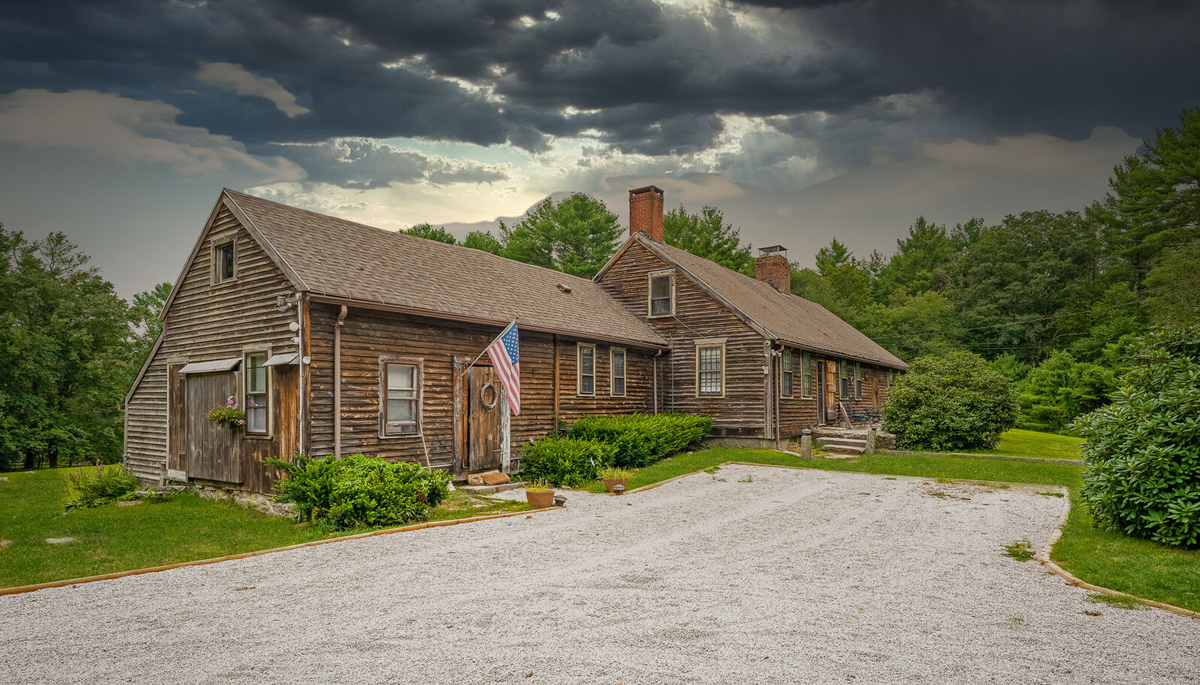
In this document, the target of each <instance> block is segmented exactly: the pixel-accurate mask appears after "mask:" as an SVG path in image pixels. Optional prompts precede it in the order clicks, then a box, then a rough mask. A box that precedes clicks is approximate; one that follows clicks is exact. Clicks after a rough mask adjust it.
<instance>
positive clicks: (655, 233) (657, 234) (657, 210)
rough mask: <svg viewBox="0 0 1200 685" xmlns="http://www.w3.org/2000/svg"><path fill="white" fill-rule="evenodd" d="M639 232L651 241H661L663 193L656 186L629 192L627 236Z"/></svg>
mask: <svg viewBox="0 0 1200 685" xmlns="http://www.w3.org/2000/svg"><path fill="white" fill-rule="evenodd" d="M638 231H641V232H642V233H645V234H646V235H647V236H648V237H649V238H650V239H651V240H657V241H658V242H660V243H661V242H662V239H663V191H662V188H659V187H657V186H646V187H645V188H634V189H633V190H631V191H629V235H633V234H634V233H637V232H638Z"/></svg>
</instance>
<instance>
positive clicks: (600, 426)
mask: <svg viewBox="0 0 1200 685" xmlns="http://www.w3.org/2000/svg"><path fill="white" fill-rule="evenodd" d="M711 430H712V419H711V418H709V417H707V416H692V415H691V414H632V415H630V416H585V417H583V418H581V419H579V420H578V421H576V422H575V423H573V424H571V427H570V428H568V429H567V436H568V437H572V438H579V439H581V440H598V441H600V442H603V443H607V444H609V445H613V446H614V447H616V448H617V452H616V455H615V457H614V459H613V463H612V466H616V467H619V468H625V469H636V468H641V467H643V466H647V465H649V464H653V463H654V462H656V461H658V460H660V459H665V458H666V457H669V456H671V455H672V454H675V453H676V452H680V451H682V450H684V449H685V448H687V447H688V446H689V445H693V444H695V443H698V442H700V441H701V440H703V439H704V437H705V436H707V435H708V433H709V431H711Z"/></svg>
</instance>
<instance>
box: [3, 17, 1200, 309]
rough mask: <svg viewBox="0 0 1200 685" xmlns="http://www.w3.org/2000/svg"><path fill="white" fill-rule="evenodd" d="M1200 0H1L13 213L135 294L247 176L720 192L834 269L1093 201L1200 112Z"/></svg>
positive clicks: (315, 181) (474, 190) (503, 212)
mask: <svg viewBox="0 0 1200 685" xmlns="http://www.w3.org/2000/svg"><path fill="white" fill-rule="evenodd" d="M1198 26H1200V4H1198V3H1187V2H1167V1H1159V0H1144V1H1142V2H1136V3H1135V2H1124V1H1122V2H1115V1H1114V2H1100V1H1087V2H1078V1H1072V0H1064V1H1062V2H1042V1H1040V0H1030V1H1027V2H1022V1H1019V0H1014V1H1005V2H982V1H974V2H973V1H971V0H949V1H936V0H929V1H913V2H888V1H882V0H881V1H877V2H872V1H870V0H867V1H863V0H847V1H839V0H807V1H806V0H795V1H788V0H776V1H772V0H738V1H735V0H728V1H726V0H694V1H689V0H682V1H679V2H667V1H662V0H660V1H657V2H656V1H655V0H530V1H527V2H520V1H516V0H428V1H425V0H418V1H414V2H386V1H382V0H341V1H338V2H318V1H316V0H297V1H292V2H287V1H284V0H75V1H72V0H61V1H60V0H33V1H28V2H23V1H21V0H7V1H6V2H5V3H4V5H3V8H2V9H0V160H2V163H0V181H2V185H0V222H3V223H4V224H5V225H6V227H7V228H9V229H14V230H21V231H24V232H25V233H26V234H27V235H29V236H31V237H41V236H42V235H45V234H46V233H47V232H49V231H53V230H61V231H64V232H66V233H67V234H68V235H69V236H70V237H71V238H72V239H73V240H74V241H75V242H76V243H78V244H79V245H81V246H82V247H83V248H84V249H85V250H87V251H88V252H89V253H91V254H92V255H93V256H94V262H95V263H96V264H97V265H99V266H100V267H101V268H102V269H103V271H104V273H105V275H106V276H108V277H109V278H110V279H111V280H112V281H113V282H114V283H115V284H116V285H117V287H118V290H119V291H120V292H121V293H122V294H123V295H126V296H128V295H131V294H132V293H133V292H135V291H137V290H141V289H145V288H147V287H150V286H151V285H152V284H153V283H155V282H158V281H163V280H173V279H174V278H175V276H176V274H177V273H178V270H179V268H180V266H181V264H182V261H183V260H184V259H185V257H186V255H187V252H188V251H189V249H190V248H191V245H192V243H193V241H194V240H195V238H196V235H197V233H198V232H199V230H200V229H201V227H202V225H203V222H204V220H205V219H206V218H207V215H208V212H209V210H210V209H211V207H212V204H213V203H214V202H215V201H216V199H217V195H218V193H219V191H220V189H221V187H223V186H228V187H231V188H235V189H239V190H245V191H247V192H251V193H254V194H257V195H262V196H264V197H269V198H272V199H276V200H279V201H282V202H287V203H289V204H294V205H297V206H302V207H306V208H309V209H314V210H316V211H321V212H325V213H330V214H334V215H338V216H342V217H345V218H348V219H352V220H355V221H361V222H363V223H368V224H372V225H376V226H380V227H385V228H405V227H407V226H410V225H412V224H414V223H419V222H423V221H429V222H432V223H434V224H444V225H447V226H448V227H449V228H451V229H452V230H453V231H454V232H456V233H458V234H460V235H462V234H465V232H466V231H467V230H468V229H470V228H478V227H483V228H494V227H495V226H496V220H497V219H498V218H504V217H515V216H519V215H521V214H522V213H524V212H525V211H526V210H527V209H529V207H530V206H531V205H533V204H534V203H535V202H537V201H538V200H540V199H541V198H543V197H546V196H547V195H552V194H556V193H567V192H571V191H583V192H587V193H590V194H593V195H594V196H596V197H598V198H600V199H602V200H604V201H605V202H606V203H607V204H608V206H609V208H610V209H611V210H613V211H614V212H616V213H617V214H618V215H619V216H621V217H622V220H625V218H626V215H627V206H626V202H627V200H626V194H625V191H626V190H628V189H629V188H632V187H637V186H639V185H645V184H646V183H655V184H657V185H659V186H661V187H663V188H665V189H666V192H667V204H668V206H675V205H678V204H680V203H682V204H684V205H686V206H687V207H688V208H689V209H692V210H698V209H700V208H701V207H702V206H704V205H706V204H712V205H716V206H718V207H720V208H721V209H722V210H724V211H725V214H726V216H727V217H728V218H730V219H731V220H732V221H733V222H734V223H735V224H736V225H738V226H740V227H741V228H742V234H743V237H744V238H746V239H749V240H750V241H752V242H753V243H755V244H757V245H766V244H774V243H782V244H784V245H785V246H787V247H789V248H791V256H792V258H793V259H795V260H797V261H799V262H800V263H802V264H808V263H811V260H812V254H813V253H814V252H815V250H816V249H817V248H818V247H819V246H820V245H822V244H825V243H827V242H828V240H829V239H830V238H831V237H835V236H836V237H838V238H840V239H842V240H843V241H845V242H847V243H848V244H849V245H850V246H851V247H852V248H853V249H854V250H855V251H856V252H858V253H860V254H863V253H867V252H869V251H870V250H871V249H874V248H878V249H881V250H883V251H884V252H890V251H891V250H892V248H893V247H894V245H895V239H896V238H897V237H899V236H900V235H902V234H903V233H904V231H905V230H906V228H907V226H908V225H909V224H911V222H912V220H913V219H914V218H915V217H916V216H918V215H921V214H923V215H925V216H926V217H928V218H931V219H933V220H935V221H938V222H941V223H951V224H952V223H954V222H958V221H964V220H966V219H968V218H970V217H972V216H983V217H984V218H986V219H988V220H991V221H995V220H998V219H1000V218H1001V217H1003V215H1004V214H1006V213H1009V212H1018V211H1022V210H1026V209H1050V210H1064V209H1079V208H1082V207H1084V206H1085V205H1086V204H1088V203H1089V202H1090V201H1091V200H1093V199H1096V198H1099V197H1101V196H1102V195H1103V193H1104V191H1105V189H1106V182H1107V178H1108V175H1109V173H1110V171H1111V169H1112V166H1113V165H1114V164H1116V163H1118V162H1120V160H1121V159H1122V157H1123V156H1125V155H1127V154H1131V153H1133V152H1135V151H1136V149H1137V148H1138V146H1139V144H1140V142H1141V141H1142V140H1143V139H1146V138H1148V137H1152V136H1153V134H1154V131H1155V129H1157V128H1160V127H1163V126H1168V125H1172V124H1174V123H1175V122H1176V121H1177V119H1178V116H1179V113H1180V112H1181V111H1182V110H1183V109H1184V108H1192V107H1196V106H1200V79H1197V78H1196V74H1197V73H1198V72H1200V50H1198V49H1197V48H1196V35H1195V29H1196V27H1198Z"/></svg>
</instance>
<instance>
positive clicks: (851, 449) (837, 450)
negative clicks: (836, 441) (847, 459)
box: [821, 445, 867, 456]
mask: <svg viewBox="0 0 1200 685" xmlns="http://www.w3.org/2000/svg"><path fill="white" fill-rule="evenodd" d="M821 449H822V450H823V451H825V452H830V453H833V454H852V455H854V456H858V455H860V454H862V453H863V452H866V451H867V448H866V446H862V447H858V446H855V445H823V446H822V448H821Z"/></svg>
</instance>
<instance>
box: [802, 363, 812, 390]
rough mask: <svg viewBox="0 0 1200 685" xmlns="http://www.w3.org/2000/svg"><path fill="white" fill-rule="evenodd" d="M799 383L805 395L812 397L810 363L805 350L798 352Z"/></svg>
mask: <svg viewBox="0 0 1200 685" xmlns="http://www.w3.org/2000/svg"><path fill="white" fill-rule="evenodd" d="M800 383H801V391H802V392H803V393H804V396H805V397H812V363H811V359H810V358H809V356H808V353H807V352H802V353H800Z"/></svg>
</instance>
